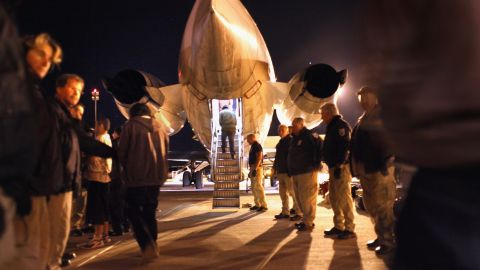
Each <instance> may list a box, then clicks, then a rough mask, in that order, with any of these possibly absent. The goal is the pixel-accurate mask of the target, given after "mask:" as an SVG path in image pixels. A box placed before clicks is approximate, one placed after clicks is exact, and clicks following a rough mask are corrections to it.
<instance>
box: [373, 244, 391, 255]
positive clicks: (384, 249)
mask: <svg viewBox="0 0 480 270" xmlns="http://www.w3.org/2000/svg"><path fill="white" fill-rule="evenodd" d="M393 250H394V248H393V247H389V246H386V245H379V246H378V247H376V248H375V254H376V255H377V256H382V255H387V254H389V253H391V252H392V251H393Z"/></svg>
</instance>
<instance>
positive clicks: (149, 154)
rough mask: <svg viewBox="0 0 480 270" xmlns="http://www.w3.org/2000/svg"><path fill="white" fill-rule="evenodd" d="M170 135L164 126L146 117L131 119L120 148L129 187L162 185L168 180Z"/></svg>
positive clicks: (120, 142) (124, 131)
mask: <svg viewBox="0 0 480 270" xmlns="http://www.w3.org/2000/svg"><path fill="white" fill-rule="evenodd" d="M167 152H168V136H167V134H166V132H165V130H164V127H163V125H162V123H161V122H160V121H158V120H156V119H152V118H150V117H144V116H136V117H133V118H130V120H129V121H128V122H127V123H126V124H125V126H124V127H123V130H122V135H121V136H120V140H119V145H118V159H119V160H120V163H121V164H122V165H123V168H124V170H125V175H126V179H125V184H126V186H127V188H128V187H143V186H160V185H162V184H163V183H164V182H165V180H166V179H167V173H168V164H167V159H166V156H167Z"/></svg>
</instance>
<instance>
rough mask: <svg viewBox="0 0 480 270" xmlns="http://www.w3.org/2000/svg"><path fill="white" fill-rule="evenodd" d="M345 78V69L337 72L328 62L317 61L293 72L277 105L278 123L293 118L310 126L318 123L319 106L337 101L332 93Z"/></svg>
mask: <svg viewBox="0 0 480 270" xmlns="http://www.w3.org/2000/svg"><path fill="white" fill-rule="evenodd" d="M346 78H347V70H342V71H339V72H337V71H336V70H335V69H334V68H333V67H331V66H329V65H327V64H317V65H313V66H310V67H308V68H307V69H305V70H302V71H300V72H298V73H297V74H295V76H293V78H292V79H291V80H290V81H289V82H288V85H289V87H290V91H289V93H288V96H287V97H286V98H285V100H284V102H283V103H282V104H281V105H280V106H279V107H278V108H277V117H278V119H279V121H280V123H282V124H285V125H290V124H291V123H292V120H293V119H294V118H296V117H302V118H304V119H305V126H306V127H307V128H309V129H311V128H314V127H316V126H318V125H319V124H320V123H321V122H322V119H321V115H320V108H321V107H322V106H323V105H325V104H326V103H332V102H336V99H335V93H336V91H337V90H338V88H339V87H341V86H342V85H343V84H344V83H345V81H346Z"/></svg>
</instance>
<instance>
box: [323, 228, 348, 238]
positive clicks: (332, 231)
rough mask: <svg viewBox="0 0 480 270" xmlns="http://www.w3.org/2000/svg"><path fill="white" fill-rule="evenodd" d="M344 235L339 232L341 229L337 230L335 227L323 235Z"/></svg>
mask: <svg viewBox="0 0 480 270" xmlns="http://www.w3.org/2000/svg"><path fill="white" fill-rule="evenodd" d="M342 233H343V231H342V230H339V229H337V228H335V227H333V228H331V229H330V230H325V231H323V234H324V235H325V236H338V235H340V234H342Z"/></svg>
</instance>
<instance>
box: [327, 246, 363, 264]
mask: <svg viewBox="0 0 480 270" xmlns="http://www.w3.org/2000/svg"><path fill="white" fill-rule="evenodd" d="M332 248H333V252H334V254H333V258H332V261H331V262H330V266H329V267H328V269H329V270H335V269H338V270H344V269H350V270H355V269H363V266H362V258H361V256H360V251H359V249H358V243H357V239H356V238H354V239H347V240H338V239H334V240H333V246H332Z"/></svg>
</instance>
